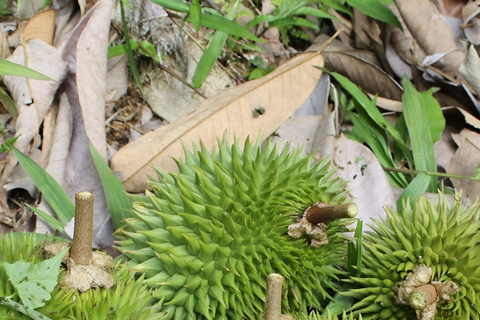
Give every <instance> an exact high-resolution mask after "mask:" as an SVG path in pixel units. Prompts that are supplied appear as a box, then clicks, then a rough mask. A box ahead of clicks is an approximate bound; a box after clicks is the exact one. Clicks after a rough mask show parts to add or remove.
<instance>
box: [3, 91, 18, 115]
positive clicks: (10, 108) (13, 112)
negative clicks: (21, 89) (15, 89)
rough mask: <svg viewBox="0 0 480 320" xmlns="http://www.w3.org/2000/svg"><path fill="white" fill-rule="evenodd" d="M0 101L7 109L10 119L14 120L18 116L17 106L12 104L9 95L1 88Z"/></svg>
mask: <svg viewBox="0 0 480 320" xmlns="http://www.w3.org/2000/svg"><path fill="white" fill-rule="evenodd" d="M0 100H1V102H2V104H3V106H4V107H5V109H7V111H8V113H9V114H10V115H11V116H12V118H16V117H17V114H18V112H17V106H16V105H15V102H13V100H12V98H11V97H10V95H9V94H8V93H7V92H6V91H5V90H3V88H0Z"/></svg>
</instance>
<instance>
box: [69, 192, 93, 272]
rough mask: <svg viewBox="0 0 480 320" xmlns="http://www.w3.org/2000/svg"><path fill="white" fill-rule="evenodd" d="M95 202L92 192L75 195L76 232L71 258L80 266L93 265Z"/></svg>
mask: <svg viewBox="0 0 480 320" xmlns="http://www.w3.org/2000/svg"><path fill="white" fill-rule="evenodd" d="M93 202H94V198H93V194H92V193H91V192H79V193H77V194H76V195H75V230H74V234H73V243H72V247H71V249H70V257H71V258H72V259H73V261H75V263H76V264H80V265H89V264H91V263H92V242H93Z"/></svg>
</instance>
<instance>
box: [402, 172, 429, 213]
mask: <svg viewBox="0 0 480 320" xmlns="http://www.w3.org/2000/svg"><path fill="white" fill-rule="evenodd" d="M430 180H431V178H430V177H429V176H428V175H427V174H426V173H423V172H422V173H420V174H418V175H417V176H416V177H415V178H414V179H413V180H412V182H410V184H409V185H408V186H407V187H406V188H405V191H403V193H402V195H401V196H400V198H398V200H397V210H398V213H400V214H401V213H402V212H403V202H404V201H409V203H410V204H411V205H413V204H414V203H415V199H416V198H417V197H418V196H420V195H422V194H424V193H425V192H426V191H427V189H428V185H429V183H430Z"/></svg>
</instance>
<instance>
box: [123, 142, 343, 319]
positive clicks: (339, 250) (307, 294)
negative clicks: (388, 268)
mask: <svg viewBox="0 0 480 320" xmlns="http://www.w3.org/2000/svg"><path fill="white" fill-rule="evenodd" d="M185 149H186V148H185ZM302 154H303V152H302V150H300V149H295V150H294V151H292V152H290V151H289V148H288V146H287V147H286V148H284V149H283V150H282V151H281V152H280V153H279V150H278V149H277V147H276V146H273V145H272V144H271V143H270V142H267V144H266V146H265V147H264V150H263V152H262V151H261V148H260V141H257V142H256V143H250V142H249V141H248V139H247V141H246V142H245V145H244V146H243V151H242V148H241V145H240V144H239V143H238V141H236V142H235V143H234V144H233V146H231V145H230V143H229V142H228V140H227V139H226V138H224V139H223V141H219V143H218V152H216V151H212V152H208V150H206V149H205V148H204V147H203V146H202V147H201V148H200V149H199V148H197V147H194V152H193V153H192V152H189V151H188V150H185V162H182V161H180V160H176V162H177V165H178V169H179V173H173V172H172V173H167V172H164V171H163V170H161V169H160V168H156V171H157V173H158V179H159V181H154V180H153V179H152V180H151V181H149V185H150V186H151V188H152V190H153V194H152V193H149V192H147V197H145V198H144V199H143V200H142V201H143V202H137V203H135V204H134V206H133V211H134V213H135V217H134V218H129V219H127V220H126V226H125V227H123V228H122V229H120V230H119V232H117V236H118V237H119V238H120V239H121V241H120V242H119V243H118V244H119V246H120V247H119V249H120V251H122V252H123V254H124V255H125V256H126V257H128V258H129V259H130V260H131V261H130V263H131V264H133V265H135V267H134V269H135V270H137V271H139V272H145V274H146V278H147V280H146V281H145V282H146V283H147V284H148V286H150V287H153V288H157V290H156V292H155V294H154V295H155V297H156V298H157V299H159V300H163V302H164V304H163V308H162V312H164V313H165V318H166V319H170V318H174V319H204V318H206V319H244V318H248V319H260V318H261V317H262V312H263V310H264V299H265V288H266V280H265V279H266V276H267V274H270V273H279V274H281V275H282V276H283V277H284V279H285V282H284V289H283V291H284V292H283V293H284V294H283V296H284V297H285V300H284V303H283V310H284V313H295V312H298V311H300V310H304V311H306V310H307V308H308V307H316V308H319V307H320V302H321V301H322V300H324V299H325V297H327V296H328V293H327V291H326V288H332V287H333V284H332V282H331V279H332V278H336V277H337V276H338V275H340V274H342V271H340V269H339V268H337V267H338V266H344V265H345V248H346V246H345V245H344V238H343V237H342V235H341V232H342V231H344V230H345V226H344V224H345V223H344V222H338V221H336V222H332V223H330V224H329V228H328V230H327V232H328V234H329V242H328V244H326V245H323V246H321V247H320V248H312V247H311V246H309V245H308V243H307V241H306V240H305V239H293V238H291V237H290V236H289V235H288V234H287V227H288V226H289V225H290V224H292V223H294V222H295V221H296V219H297V217H299V216H301V215H302V213H303V212H304V210H305V209H306V208H307V207H309V206H311V205H312V204H314V203H315V202H317V201H324V202H327V203H330V204H340V203H344V202H345V201H346V191H345V190H344V184H343V183H340V182H339V180H338V179H332V178H331V177H332V174H333V171H332V170H330V169H329V167H328V165H327V164H326V163H325V162H324V161H322V162H320V163H318V164H316V165H315V166H312V162H313V156H309V157H306V158H305V157H303V155H302Z"/></svg>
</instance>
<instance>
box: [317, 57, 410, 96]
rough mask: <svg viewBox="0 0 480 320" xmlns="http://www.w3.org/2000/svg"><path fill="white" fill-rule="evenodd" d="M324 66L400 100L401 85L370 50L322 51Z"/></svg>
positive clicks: (382, 94)
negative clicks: (382, 66)
mask: <svg viewBox="0 0 480 320" xmlns="http://www.w3.org/2000/svg"><path fill="white" fill-rule="evenodd" d="M323 55H324V57H325V67H326V68H327V69H328V70H330V71H334V72H337V73H340V74H342V75H344V76H345V77H347V78H348V79H350V81H352V82H353V83H355V84H356V85H358V86H359V87H361V88H362V89H364V90H365V91H367V92H368V93H372V94H377V93H378V95H379V96H381V97H385V98H389V99H394V100H401V99H402V89H401V86H400V85H399V84H398V83H397V82H396V81H395V80H394V79H393V78H392V77H391V76H389V75H388V74H387V73H386V72H385V71H383V70H382V69H381V68H380V67H379V66H378V65H377V64H376V63H375V62H376V60H375V55H374V53H372V52H370V51H361V50H355V51H337V52H331V51H327V52H324V54H323Z"/></svg>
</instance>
